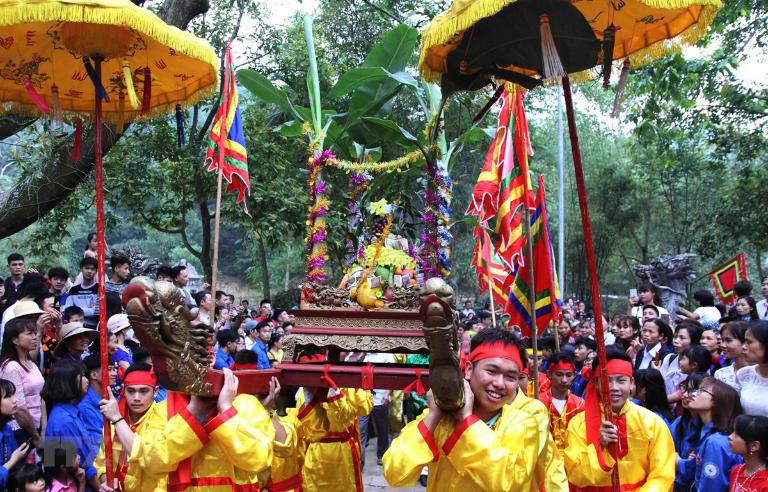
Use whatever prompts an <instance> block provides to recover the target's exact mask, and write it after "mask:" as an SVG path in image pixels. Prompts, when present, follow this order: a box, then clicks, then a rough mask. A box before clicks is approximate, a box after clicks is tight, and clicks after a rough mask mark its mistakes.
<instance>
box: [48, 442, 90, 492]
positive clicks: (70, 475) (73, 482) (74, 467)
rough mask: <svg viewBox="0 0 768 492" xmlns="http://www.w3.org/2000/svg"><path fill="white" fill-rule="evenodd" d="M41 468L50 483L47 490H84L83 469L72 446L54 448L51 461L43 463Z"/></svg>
mask: <svg viewBox="0 0 768 492" xmlns="http://www.w3.org/2000/svg"><path fill="white" fill-rule="evenodd" d="M43 470H44V471H45V475H46V477H47V478H48V480H49V481H50V483H51V485H50V487H49V488H48V492H85V484H86V483H85V482H86V481H85V470H83V469H82V468H80V456H79V455H78V454H77V452H76V451H75V449H74V448H73V447H69V446H63V447H57V448H55V449H54V450H53V463H45V464H44V468H43Z"/></svg>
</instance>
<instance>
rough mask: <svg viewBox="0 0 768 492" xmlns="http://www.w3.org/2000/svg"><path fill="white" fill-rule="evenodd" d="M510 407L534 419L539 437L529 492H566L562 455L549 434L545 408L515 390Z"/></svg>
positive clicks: (538, 402) (566, 483)
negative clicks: (537, 452)
mask: <svg viewBox="0 0 768 492" xmlns="http://www.w3.org/2000/svg"><path fill="white" fill-rule="evenodd" d="M509 406H510V407H512V408H515V409H517V410H521V411H523V412H525V413H527V414H529V415H531V416H532V417H533V418H535V419H536V424H537V425H538V435H539V456H538V459H537V460H536V468H535V471H534V480H533V481H532V482H531V488H530V490H531V492H533V491H536V490H542V491H546V492H557V491H560V492H567V491H568V477H566V476H565V467H564V466H563V456H562V453H561V452H560V451H559V450H558V449H557V447H556V445H555V441H554V439H553V438H552V435H551V434H550V433H549V414H548V412H547V407H545V406H544V404H543V403H542V402H540V401H539V400H535V399H533V398H530V397H529V396H527V395H526V394H525V393H523V390H522V388H519V389H518V390H517V394H516V395H515V399H514V400H512V402H511V403H510V404H509Z"/></svg>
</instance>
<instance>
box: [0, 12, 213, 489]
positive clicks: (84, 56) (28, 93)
mask: <svg viewBox="0 0 768 492" xmlns="http://www.w3.org/2000/svg"><path fill="white" fill-rule="evenodd" d="M218 65H219V64H218V60H217V58H216V54H215V53H214V51H213V49H212V48H211V47H210V46H209V45H208V43H207V42H205V41H203V40H201V39H198V38H196V37H195V36H193V35H191V34H189V33H186V32H183V31H181V30H179V29H177V28H175V27H172V26H169V25H167V24H165V23H164V22H163V21H162V20H160V19H159V18H158V17H157V16H156V15H154V14H153V13H151V12H149V11H148V10H145V9H142V8H140V7H138V6H136V5H134V4H133V3H132V2H131V1H130V0H3V2H2V4H1V5H0V112H5V113H16V114H27V115H33V116H40V115H41V114H44V115H48V116H50V117H52V118H54V119H57V120H60V119H65V118H70V117H80V116H85V117H90V116H91V114H92V115H93V122H94V131H95V147H96V148H95V154H96V159H95V167H96V232H97V236H98V243H99V246H98V267H99V273H98V275H99V277H98V278H101V279H103V278H105V272H104V267H105V264H104V261H105V258H104V254H105V253H104V248H105V241H104V191H103V181H104V175H103V166H102V164H103V163H102V150H101V141H102V136H101V133H102V121H107V122H111V123H116V124H117V125H118V127H121V126H122V124H123V123H124V122H125V121H129V120H131V119H133V118H135V117H138V116H145V117H149V116H152V115H160V114H164V113H166V112H169V111H171V110H174V109H175V110H177V112H178V113H180V112H181V106H185V105H190V104H194V103H195V102H197V101H198V100H200V99H201V98H202V97H204V96H206V95H208V94H209V93H211V92H212V91H213V90H215V89H216V86H217V80H218ZM102 74H104V75H105V77H104V78H102ZM134 78H135V79H136V81H137V82H138V83H137V84H135V85H136V86H135V87H134ZM179 116H180V114H177V117H179ZM78 127H79V126H78ZM79 128H80V127H79ZM76 141H77V139H76ZM76 145H77V144H76ZM104 287H105V286H104V283H103V282H99V325H100V328H101V330H100V331H101V337H100V345H101V366H102V367H103V368H106V367H107V317H106V313H107V308H106V295H105V290H104ZM102 387H103V388H104V394H103V397H104V398H108V393H109V371H107V370H106V369H105V370H102ZM111 438H112V433H111V430H110V426H109V424H108V423H107V422H106V421H105V426H104V442H105V449H112V445H111ZM106 465H107V466H106V468H107V477H108V480H109V484H110V485H111V478H112V473H113V468H112V453H111V452H109V453H107V454H106Z"/></svg>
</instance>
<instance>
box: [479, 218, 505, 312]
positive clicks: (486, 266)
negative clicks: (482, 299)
mask: <svg viewBox="0 0 768 492" xmlns="http://www.w3.org/2000/svg"><path fill="white" fill-rule="evenodd" d="M473 235H474V236H475V254H474V257H473V258H472V266H473V267H475V272H476V274H477V285H478V287H479V288H480V290H482V291H487V290H490V292H491V294H492V295H493V299H494V302H495V303H496V304H497V305H499V306H503V305H504V303H505V302H507V296H506V295H505V293H504V292H505V291H504V281H505V280H506V278H507V276H508V275H509V272H508V271H507V268H506V266H505V265H504V263H502V261H501V259H500V258H499V257H498V255H497V254H496V253H495V252H494V251H493V243H492V242H491V237H490V236H489V235H488V232H487V231H486V230H485V229H483V228H481V227H475V232H474V234H473ZM490 286H493V288H492V289H491V288H490Z"/></svg>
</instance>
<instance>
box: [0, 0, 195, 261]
mask: <svg viewBox="0 0 768 492" xmlns="http://www.w3.org/2000/svg"><path fill="white" fill-rule="evenodd" d="M134 3H138V4H141V3H142V2H141V1H137V0H134ZM209 7H210V3H209V0H165V1H164V2H163V5H162V6H161V7H160V12H159V14H158V15H159V16H160V18H161V19H163V20H164V21H165V22H166V23H168V24H169V25H171V26H175V27H178V28H179V29H182V30H184V29H186V28H187V26H188V25H189V22H190V21H191V20H192V19H194V18H195V17H197V16H198V15H200V14H204V13H205V12H207V11H208V8H209ZM34 121H35V120H34V119H25V118H18V117H16V118H6V117H3V118H0V139H4V138H7V137H9V136H10V135H15V134H16V133H18V132H19V131H21V130H23V129H24V128H26V127H27V126H29V125H30V124H32V123H33V122H34ZM127 127H128V125H126V128H127ZM93 133H94V132H92V131H91V132H88V133H86V134H84V135H83V145H82V149H83V150H82V153H81V156H80V159H78V160H77V161H74V162H73V161H72V160H71V159H70V149H71V148H72V142H73V141H74V134H72V135H69V136H68V137H67V138H66V139H65V140H64V141H62V142H60V143H59V144H58V145H57V146H56V147H55V148H54V151H53V153H52V156H51V159H49V160H46V161H45V162H42V163H40V167H39V168H38V170H37V171H36V172H34V173H32V174H30V175H29V176H27V177H25V178H24V179H23V180H21V181H20V182H19V183H17V184H16V186H15V187H14V188H13V190H11V191H9V192H5V193H0V239H2V238H5V237H8V236H10V235H12V234H15V233H17V232H19V231H21V230H22V229H24V228H26V227H27V226H29V225H31V224H33V223H34V222H36V221H37V220H39V219H40V218H41V217H43V216H44V215H45V214H47V213H48V212H50V211H51V210H53V208H54V207H56V205H58V204H59V203H61V202H62V201H63V200H64V199H65V198H67V197H68V196H69V195H70V194H71V193H72V192H73V191H74V190H75V189H76V187H77V185H79V184H80V183H82V182H83V181H85V180H86V179H87V178H88V176H89V175H90V173H91V172H92V171H93V169H94V161H95V158H96V156H95V152H94V150H95V146H94V135H93ZM102 135H103V138H102V150H103V152H104V155H106V154H107V152H109V150H110V148H112V146H113V145H114V144H115V142H117V141H118V140H119V139H120V136H119V135H115V131H114V128H113V127H109V126H105V127H104V129H103V131H102ZM204 244H205V243H204ZM203 248H204V249H205V245H204V246H203ZM203 263H205V262H203Z"/></svg>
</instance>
